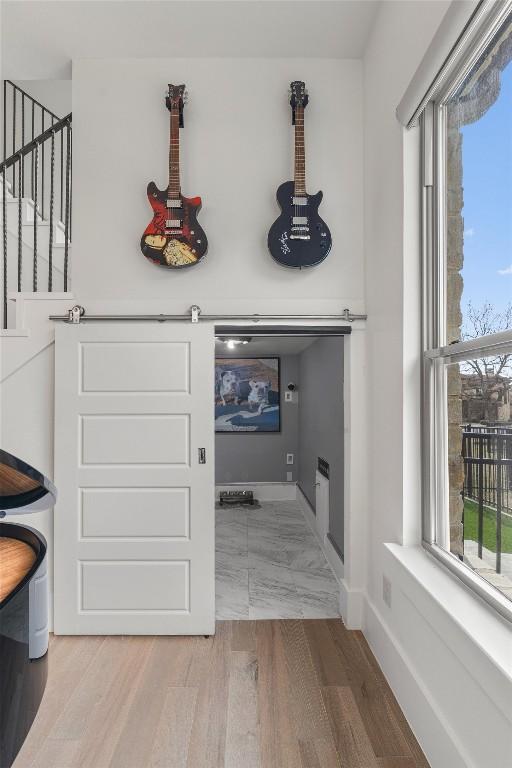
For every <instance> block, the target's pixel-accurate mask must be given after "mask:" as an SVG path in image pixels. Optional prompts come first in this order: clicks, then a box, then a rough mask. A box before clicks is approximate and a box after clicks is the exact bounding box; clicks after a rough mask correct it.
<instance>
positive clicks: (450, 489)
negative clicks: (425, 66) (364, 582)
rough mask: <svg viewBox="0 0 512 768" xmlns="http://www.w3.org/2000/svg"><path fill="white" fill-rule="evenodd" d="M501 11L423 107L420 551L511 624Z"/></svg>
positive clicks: (506, 77)
mask: <svg viewBox="0 0 512 768" xmlns="http://www.w3.org/2000/svg"><path fill="white" fill-rule="evenodd" d="M497 5H498V4H497ZM500 8H501V11H500V9H499V8H498V9H496V8H495V10H494V16H493V17H492V18H491V17H489V19H488V20H487V22H486V26H485V29H484V28H482V29H481V31H480V33H479V38H478V40H475V39H473V40H472V42H471V43H468V50H466V51H464V52H463V54H462V56H460V57H459V58H458V64H456V65H452V70H451V71H450V72H448V74H447V76H446V77H444V78H443V82H444V85H443V86H442V87H443V91H442V93H441V92H437V93H436V95H435V96H434V97H433V99H432V100H431V101H430V102H429V103H428V104H427V107H426V109H425V111H424V113H423V115H422V137H423V150H422V151H423V232H424V237H423V242H424V246H423V249H424V271H423V276H424V279H423V286H424V287H423V301H424V312H423V316H424V334H423V337H424V365H423V388H424V391H423V395H424V398H423V399H424V419H423V427H424V430H423V431H424V478H423V479H424V483H423V486H424V488H423V505H424V543H425V546H426V547H427V548H428V549H429V550H430V551H431V552H432V553H433V554H434V555H435V556H436V557H438V558H439V559H440V560H442V561H443V562H444V563H445V564H446V565H447V566H448V567H449V568H450V569H451V570H452V571H454V572H455V573H456V574H457V575H458V576H459V577H460V578H461V579H463V581H465V582H466V583H467V584H468V585H469V586H471V587H472V588H474V589H475V590H476V591H477V592H478V593H479V594H480V596H481V597H483V598H484V599H486V600H487V601H488V602H490V603H491V604H492V605H493V606H494V607H495V608H496V609H497V610H499V612H500V613H501V614H502V615H503V616H506V617H507V618H510V619H512V13H511V12H510V4H509V5H508V6H507V8H508V12H504V11H503V8H504V6H500Z"/></svg>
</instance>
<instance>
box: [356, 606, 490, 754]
mask: <svg viewBox="0 0 512 768" xmlns="http://www.w3.org/2000/svg"><path fill="white" fill-rule="evenodd" d="M362 597H363V600H362V609H363V632H364V635H365V637H366V639H367V641H368V643H369V645H370V648H371V649H372V652H373V654H374V655H375V657H376V659H377V661H378V663H379V666H380V667H381V669H382V671H383V673H384V675H385V677H386V679H387V681H388V683H389V685H390V686H391V689H392V691H393V693H394V694H395V697H396V699H397V701H398V703H399V705H400V707H401V709H402V711H403V713H404V715H405V717H406V718H407V721H408V723H409V725H410V726H411V728H412V731H413V732H414V735H415V736H416V738H417V740H418V742H419V744H420V746H421V748H422V749H423V751H424V753H425V755H426V757H427V760H428V761H429V764H430V765H431V766H432V768H447V766H450V768H477V766H476V765H475V763H474V762H473V761H472V760H471V758H470V756H468V755H466V754H464V750H463V748H462V746H461V745H458V744H457V740H456V738H455V737H454V735H453V734H452V733H451V732H450V729H449V726H448V725H447V723H446V722H445V721H444V720H442V719H441V718H440V717H439V715H438V713H437V710H438V707H437V706H436V704H435V702H434V700H433V697H432V696H431V694H430V692H429V690H428V687H427V685H426V684H425V683H424V682H423V681H422V680H421V679H420V678H419V676H418V675H417V673H416V670H415V668H414V666H413V665H412V663H411V662H410V660H409V659H408V658H407V655H406V653H405V651H404V650H403V648H402V646H401V645H400V643H399V642H398V640H397V638H396V637H395V636H394V635H393V633H392V631H391V629H390V628H389V626H388V625H387V623H386V622H385V621H384V619H383V617H382V615H381V614H380V613H379V611H378V609H377V608H376V607H375V606H374V605H373V604H372V603H371V602H370V601H369V600H368V597H367V595H366V594H364V595H362Z"/></svg>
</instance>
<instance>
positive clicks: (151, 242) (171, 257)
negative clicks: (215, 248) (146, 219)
mask: <svg viewBox="0 0 512 768" xmlns="http://www.w3.org/2000/svg"><path fill="white" fill-rule="evenodd" d="M147 194H148V200H149V203H150V205H151V207H152V209H153V218H152V219H151V221H150V223H149V225H148V226H147V227H146V229H145V230H144V234H143V235H142V238H141V241H140V247H141V250H142V253H143V254H144V256H145V257H146V258H147V259H149V260H150V261H152V262H153V263H154V264H158V265H159V266H161V267H167V268H169V269H184V268H186V267H193V266H194V265H195V264H197V263H198V262H199V261H201V259H202V258H203V256H204V255H205V254H206V250H207V248H208V242H207V240H206V235H205V233H204V231H203V229H202V227H201V226H200V225H199V224H198V223H197V214H198V212H199V211H200V210H201V198H200V197H183V196H181V211H180V218H181V226H180V227H179V228H178V229H173V228H172V227H166V221H167V220H168V219H169V218H172V216H173V209H172V208H168V207H167V190H163V191H161V190H159V189H157V187H156V184H155V183H154V182H153V181H152V182H150V183H149V184H148V190H147ZM175 215H176V214H175Z"/></svg>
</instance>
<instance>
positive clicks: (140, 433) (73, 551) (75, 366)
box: [55, 322, 215, 635]
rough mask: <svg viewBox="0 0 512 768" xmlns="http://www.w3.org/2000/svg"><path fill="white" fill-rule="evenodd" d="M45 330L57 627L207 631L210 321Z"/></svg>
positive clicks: (211, 581)
mask: <svg viewBox="0 0 512 768" xmlns="http://www.w3.org/2000/svg"><path fill="white" fill-rule="evenodd" d="M55 330H56V334H55V483H56V485H57V488H58V492H59V499H58V503H57V506H56V508H55V632H56V633H58V634H163V635H165V634H169V635H173V634H212V633H213V632H214V631H215V572H214V561H215V553H214V550H215V532H214V472H213V461H214V456H213V451H214V446H213V439H214V425H213V370H214V335H213V326H209V325H206V324H200V325H199V324H198V325H192V324H191V323H190V324H187V323H179V324H178V323H172V324H171V323H166V324H158V323H130V322H126V323H115V324H114V323H94V324H93V323H90V324H89V323H86V322H85V323H83V324H82V323H81V324H79V325H64V324H62V325H58V326H57V327H56V329H55ZM203 451H204V453H203Z"/></svg>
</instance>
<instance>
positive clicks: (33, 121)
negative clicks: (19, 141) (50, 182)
mask: <svg viewBox="0 0 512 768" xmlns="http://www.w3.org/2000/svg"><path fill="white" fill-rule="evenodd" d="M34 107H35V105H34V102H32V141H34V130H35V114H34ZM30 161H31V170H32V178H31V179H30V181H31V186H32V194H31V198H32V200H33V199H34V197H35V194H34V177H35V173H34V171H35V168H34V153H33V152H32V154H31V155H30Z"/></svg>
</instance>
